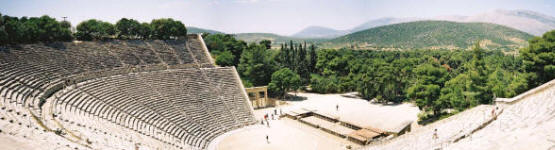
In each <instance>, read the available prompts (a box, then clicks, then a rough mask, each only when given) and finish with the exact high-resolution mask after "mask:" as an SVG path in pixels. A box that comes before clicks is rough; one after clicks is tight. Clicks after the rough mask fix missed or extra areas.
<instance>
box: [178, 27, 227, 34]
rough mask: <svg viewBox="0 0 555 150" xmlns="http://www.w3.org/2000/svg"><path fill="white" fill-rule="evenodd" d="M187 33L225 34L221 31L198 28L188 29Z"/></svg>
mask: <svg viewBox="0 0 555 150" xmlns="http://www.w3.org/2000/svg"><path fill="white" fill-rule="evenodd" d="M187 33H191V34H192V33H210V34H225V33H223V32H220V31H216V30H210V29H203V28H197V27H187Z"/></svg>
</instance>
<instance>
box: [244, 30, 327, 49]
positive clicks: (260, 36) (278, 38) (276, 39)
mask: <svg viewBox="0 0 555 150" xmlns="http://www.w3.org/2000/svg"><path fill="white" fill-rule="evenodd" d="M235 37H236V38H237V39H240V40H243V41H245V42H247V43H252V42H256V43H258V42H260V41H262V40H270V41H272V45H273V46H279V45H280V44H283V43H285V42H289V41H290V40H293V41H296V42H299V41H306V42H319V41H324V40H325V39H319V38H297V37H289V36H282V35H277V34H273V33H238V34H235Z"/></svg>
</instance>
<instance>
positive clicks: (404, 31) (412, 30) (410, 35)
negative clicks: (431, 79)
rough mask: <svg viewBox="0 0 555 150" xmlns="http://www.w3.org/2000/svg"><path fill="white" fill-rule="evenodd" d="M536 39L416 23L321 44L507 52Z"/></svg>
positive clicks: (477, 26)
mask: <svg viewBox="0 0 555 150" xmlns="http://www.w3.org/2000/svg"><path fill="white" fill-rule="evenodd" d="M532 37H533V36H532V35H530V34H528V33H525V32H522V31H519V30H516V29H513V28H509V27H506V26H501V25H496V24H490V23H457V22H449V21H416V22H408V23H400V24H393V25H386V26H379V27H375V28H371V29H367V30H363V31H359V32H355V33H351V34H348V35H345V36H342V37H338V38H335V39H332V40H329V41H326V42H322V43H321V44H322V45H323V46H324V47H346V46H347V47H349V46H352V47H356V48H363V49H382V50H387V49H396V50H406V49H470V48H471V46H472V45H473V43H475V42H476V41H480V42H481V45H482V47H483V48H486V49H508V50H514V49H516V48H520V47H524V46H526V45H527V40H528V39H530V38H532Z"/></svg>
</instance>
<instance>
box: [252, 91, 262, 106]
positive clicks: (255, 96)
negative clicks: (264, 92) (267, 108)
mask: <svg viewBox="0 0 555 150" xmlns="http://www.w3.org/2000/svg"><path fill="white" fill-rule="evenodd" d="M254 99H255V101H256V102H257V103H258V106H257V108H258V107H263V106H262V104H263V103H260V94H258V92H254Z"/></svg>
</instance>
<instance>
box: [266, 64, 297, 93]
mask: <svg viewBox="0 0 555 150" xmlns="http://www.w3.org/2000/svg"><path fill="white" fill-rule="evenodd" d="M300 85H301V77H300V76H299V75H298V74H296V73H295V72H293V71H291V70H290V69H289V68H282V69H280V70H278V71H276V72H274V73H273V74H272V81H271V82H270V84H268V90H270V91H271V92H272V93H275V95H278V96H280V97H285V95H286V94H287V92H288V91H295V90H297V89H299V87H300Z"/></svg>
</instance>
